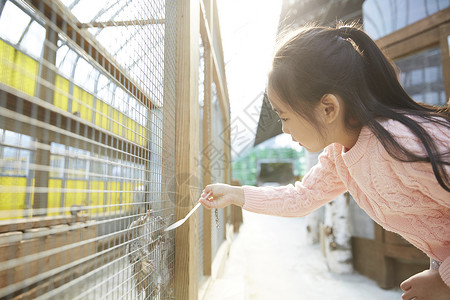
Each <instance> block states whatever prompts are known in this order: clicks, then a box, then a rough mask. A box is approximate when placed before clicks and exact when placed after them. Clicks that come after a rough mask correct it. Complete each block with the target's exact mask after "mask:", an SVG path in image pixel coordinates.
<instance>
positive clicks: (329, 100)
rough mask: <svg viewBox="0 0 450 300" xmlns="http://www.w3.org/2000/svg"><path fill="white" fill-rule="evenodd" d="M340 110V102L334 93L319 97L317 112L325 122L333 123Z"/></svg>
mask: <svg viewBox="0 0 450 300" xmlns="http://www.w3.org/2000/svg"><path fill="white" fill-rule="evenodd" d="M340 111H341V103H340V102H339V99H338V97H337V96H336V95H333V94H325V95H323V97H322V99H320V104H319V113H320V115H321V117H322V118H323V120H324V122H325V123H326V124H331V123H333V122H334V121H335V120H336V119H337V117H338V116H339V113H340Z"/></svg>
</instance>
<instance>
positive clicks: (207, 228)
mask: <svg viewBox="0 0 450 300" xmlns="http://www.w3.org/2000/svg"><path fill="white" fill-rule="evenodd" d="M204 1H205V2H206V3H205V7H206V8H207V9H206V12H205V14H206V15H203V16H202V17H201V18H202V19H203V18H204V17H206V18H208V15H209V16H210V15H211V11H210V9H211V4H210V3H211V0H204ZM200 3H203V1H200ZM204 26H208V23H207V22H200V32H201V33H206V32H208V30H210V28H205V27H204ZM202 40H203V45H204V49H205V52H204V59H205V69H204V81H203V82H204V95H203V96H204V104H203V143H202V144H203V151H202V155H203V157H202V175H203V186H206V185H208V184H210V183H211V177H212V176H211V157H210V154H211V153H210V152H211V151H209V150H210V149H209V147H211V146H212V144H211V140H212V105H211V103H212V78H213V55H212V52H213V47H212V44H211V43H210V42H211V41H209V40H208V36H207V35H205V34H202ZM202 225H203V245H200V247H203V270H200V271H201V272H203V275H206V276H210V275H211V274H212V273H211V272H212V263H213V257H212V243H211V238H212V228H211V226H212V222H211V210H207V209H204V210H203V224H202Z"/></svg>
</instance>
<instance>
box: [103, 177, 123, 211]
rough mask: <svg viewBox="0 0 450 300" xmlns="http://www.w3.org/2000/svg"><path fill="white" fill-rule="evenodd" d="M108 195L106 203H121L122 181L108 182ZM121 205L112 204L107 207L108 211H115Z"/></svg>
mask: <svg viewBox="0 0 450 300" xmlns="http://www.w3.org/2000/svg"><path fill="white" fill-rule="evenodd" d="M107 189H108V196H107V198H106V199H107V200H106V203H105V204H106V205H115V204H119V203H120V194H121V190H120V182H119V181H110V182H108V188H107ZM119 209H120V207H116V206H111V207H108V208H107V211H109V212H111V211H115V210H119Z"/></svg>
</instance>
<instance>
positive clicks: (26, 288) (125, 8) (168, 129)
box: [0, 0, 176, 299]
mask: <svg viewBox="0 0 450 300" xmlns="http://www.w3.org/2000/svg"><path fill="white" fill-rule="evenodd" d="M175 39H176V1H170V0H167V1H166V0H153V1H147V0H126V1H117V0H101V1H89V0H60V1H55V0H54V1H50V0H42V1H38V0H35V1H33V0H30V1H20V0H7V1H5V0H2V1H0V67H1V69H0V262H1V264H0V298H2V299H3V298H6V299H14V298H39V299H103V298H108V299H140V298H145V299H172V298H173V289H174V287H173V274H174V236H173V233H165V232H164V231H163V229H164V228H165V227H166V226H167V225H168V224H169V223H170V222H172V221H173V214H174V203H173V198H174V189H175V180H174V179H173V178H174V175H175V128H174V124H175V121H174V120H175V56H176V53H175V51H176V47H175Z"/></svg>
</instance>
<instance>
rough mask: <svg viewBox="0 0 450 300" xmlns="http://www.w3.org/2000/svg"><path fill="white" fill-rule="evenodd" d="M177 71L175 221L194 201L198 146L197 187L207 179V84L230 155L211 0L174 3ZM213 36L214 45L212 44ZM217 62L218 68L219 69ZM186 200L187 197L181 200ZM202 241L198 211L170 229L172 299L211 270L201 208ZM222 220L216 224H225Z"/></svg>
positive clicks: (193, 292) (191, 291)
mask: <svg viewBox="0 0 450 300" xmlns="http://www.w3.org/2000/svg"><path fill="white" fill-rule="evenodd" d="M177 15H178V18H177V21H178V22H177V58H176V59H177V64H176V66H177V74H176V82H177V86H176V116H177V117H176V176H177V183H181V184H178V186H177V190H176V219H181V218H183V217H184V216H185V215H186V214H187V212H188V211H189V210H190V209H191V208H192V207H193V205H195V203H192V201H193V200H192V199H191V198H190V195H191V191H190V190H189V189H190V187H196V186H198V182H197V180H196V178H198V177H200V176H199V174H198V172H199V166H198V164H197V162H198V160H196V159H197V158H198V157H197V156H198V153H199V152H200V151H199V150H203V151H201V152H202V155H203V157H202V166H201V167H202V170H203V173H202V178H203V182H202V183H203V185H207V184H209V183H211V173H210V169H211V157H210V156H209V155H210V153H209V151H208V149H207V147H208V145H209V144H210V142H211V138H212V131H211V124H212V90H211V85H212V82H215V83H216V87H217V93H218V99H219V103H220V106H221V111H222V114H223V120H224V124H223V125H224V128H226V131H225V133H224V141H223V142H224V144H223V151H224V153H225V157H230V153H231V150H230V133H229V129H228V128H229V123H230V116H229V100H228V91H227V88H226V78H225V72H224V63H223V61H219V58H222V57H223V53H220V55H217V51H221V52H222V48H221V47H222V45H221V43H220V31H219V23H218V17H217V6H216V2H215V0H200V1H195V0H178V1H177ZM214 35H217V38H218V40H219V45H218V47H219V49H216V48H215V47H214V42H213V38H214ZM200 37H201V38H202V40H203V44H204V49H205V52H204V59H205V72H204V76H205V77H204V107H203V129H202V130H203V137H202V139H203V140H202V141H203V143H202V144H203V148H204V149H199V144H200V141H199V138H200V135H199V126H198V121H197V120H198V119H199V117H200V116H199V105H198V96H199V95H198V84H199V83H198V74H199V73H198V64H199V45H198V40H199V38H200ZM219 66H223V67H222V68H220V67H219ZM224 165H225V170H224V172H225V182H230V180H231V168H230V167H229V161H224ZM187 199H190V200H187ZM203 213H204V215H203V224H202V225H203V245H198V234H197V232H198V215H197V214H194V215H192V216H191V217H190V219H189V220H188V221H187V222H186V223H185V224H184V225H183V226H182V227H180V228H179V229H177V231H176V232H175V244H176V245H177V246H176V247H175V298H176V299H197V298H198V297H199V282H198V278H199V276H198V275H199V274H198V272H202V274H203V275H206V276H211V275H212V273H213V267H212V264H213V260H214V258H213V257H212V243H211V236H212V234H211V233H212V232H211V226H212V224H211V211H208V210H204V211H203ZM225 223H226V220H225V222H224V224H221V226H224V228H225V226H226V224H225ZM198 247H203V269H202V270H198V261H199V257H198V255H199V251H198Z"/></svg>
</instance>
